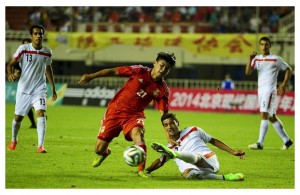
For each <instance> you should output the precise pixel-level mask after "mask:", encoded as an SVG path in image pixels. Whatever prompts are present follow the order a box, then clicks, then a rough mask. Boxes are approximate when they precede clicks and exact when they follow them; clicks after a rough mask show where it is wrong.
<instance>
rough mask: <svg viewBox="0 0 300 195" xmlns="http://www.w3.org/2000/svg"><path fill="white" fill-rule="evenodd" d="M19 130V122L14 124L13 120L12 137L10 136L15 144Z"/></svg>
mask: <svg viewBox="0 0 300 195" xmlns="http://www.w3.org/2000/svg"><path fill="white" fill-rule="evenodd" d="M20 128H21V122H16V121H15V119H13V121H12V136H11V141H13V142H16V141H18V140H17V137H18V133H19V130H20Z"/></svg>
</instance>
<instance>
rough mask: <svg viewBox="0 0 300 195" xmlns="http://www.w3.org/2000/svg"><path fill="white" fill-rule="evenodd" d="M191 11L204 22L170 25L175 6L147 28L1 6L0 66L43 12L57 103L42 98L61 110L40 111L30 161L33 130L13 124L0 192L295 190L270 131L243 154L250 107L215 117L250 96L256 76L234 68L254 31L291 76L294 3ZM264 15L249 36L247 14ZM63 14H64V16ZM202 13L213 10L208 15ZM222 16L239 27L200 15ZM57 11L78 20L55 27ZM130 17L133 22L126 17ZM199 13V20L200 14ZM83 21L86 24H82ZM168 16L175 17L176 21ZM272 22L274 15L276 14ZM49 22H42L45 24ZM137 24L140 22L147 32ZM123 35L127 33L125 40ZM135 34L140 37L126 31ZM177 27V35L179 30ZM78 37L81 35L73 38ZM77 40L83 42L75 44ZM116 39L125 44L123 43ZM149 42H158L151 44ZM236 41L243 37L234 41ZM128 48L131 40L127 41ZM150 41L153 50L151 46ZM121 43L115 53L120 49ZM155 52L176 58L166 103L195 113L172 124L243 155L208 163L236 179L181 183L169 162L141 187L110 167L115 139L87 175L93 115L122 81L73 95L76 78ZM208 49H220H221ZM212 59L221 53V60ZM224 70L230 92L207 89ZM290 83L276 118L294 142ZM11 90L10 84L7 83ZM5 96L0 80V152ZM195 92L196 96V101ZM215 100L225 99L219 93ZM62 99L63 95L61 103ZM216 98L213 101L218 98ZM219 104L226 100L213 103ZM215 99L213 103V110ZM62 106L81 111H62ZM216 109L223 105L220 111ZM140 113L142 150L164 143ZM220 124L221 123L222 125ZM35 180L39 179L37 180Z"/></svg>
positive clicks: (288, 159)
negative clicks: (42, 152) (43, 114)
mask: <svg viewBox="0 0 300 195" xmlns="http://www.w3.org/2000/svg"><path fill="white" fill-rule="evenodd" d="M115 8H116V7H114V9H115ZM186 8H188V7H186ZM195 8H196V9H197V10H198V9H199V10H201V9H204V10H206V8H207V11H204V12H205V13H206V14H204V15H205V16H206V17H196V18H195V20H190V21H189V20H187V19H185V20H183V19H180V22H178V21H177V20H175V21H173V22H172V20H171V19H170V17H169V15H170V14H171V13H173V12H174V13H175V10H176V8H175V7H166V9H167V10H168V11H167V14H166V18H167V19H163V20H161V21H156V20H154V21H155V22H153V20H152V21H151V20H150V21H148V19H147V21H146V19H145V20H144V22H142V21H143V20H141V21H140V20H137V18H138V17H133V18H135V19H136V20H133V21H126V20H124V19H122V20H121V19H120V18H122V17H119V21H118V22H116V21H115V22H112V21H111V22H109V19H108V18H109V17H108V16H110V15H109V14H108V12H110V10H112V8H104V7H98V8H94V9H93V8H92V7H90V8H88V7H80V8H79V7H77V8H75V9H77V10H78V11H76V12H73V11H72V12H70V10H72V9H70V8H69V7H42V8H39V7H6V8H5V11H6V13H5V15H6V24H7V25H6V30H5V32H6V36H5V40H6V42H5V47H6V48H5V60H6V62H7V61H8V59H9V58H10V57H11V55H12V54H13V52H14V51H15V50H16V48H17V47H18V46H19V44H20V42H21V39H22V38H25V37H28V36H29V35H28V34H29V33H28V28H29V26H30V25H31V24H32V21H31V19H30V18H32V19H33V21H35V19H34V18H39V16H41V14H40V13H44V14H42V15H44V16H47V14H45V12H46V13H48V17H43V18H48V20H46V21H48V23H47V22H46V23H44V25H45V26H46V28H47V29H46V30H47V34H46V38H47V40H46V41H45V42H44V45H45V46H49V47H51V49H52V50H53V52H54V56H53V60H54V61H53V69H54V74H55V80H56V83H57V89H59V91H58V94H59V99H58V100H57V102H51V101H49V102H48V103H49V104H55V105H60V104H63V106H53V107H50V108H49V109H48V110H47V113H48V114H49V120H48V121H47V126H48V127H49V128H48V129H47V138H46V139H47V140H46V146H47V149H48V151H49V152H48V153H47V155H46V156H39V155H38V154H36V153H35V152H34V151H35V143H36V132H35V131H30V129H27V128H26V127H27V126H29V121H28V120H26V119H25V120H24V123H23V124H22V129H24V131H23V130H22V133H23V134H22V135H21V136H20V139H21V137H22V143H21V144H20V147H19V148H18V150H16V151H15V152H14V153H10V152H6V154H5V163H3V164H5V166H3V167H4V169H3V173H4V172H5V173H6V174H5V179H4V180H3V181H5V186H6V189H8V190H7V192H8V194H10V193H13V192H17V193H19V190H16V191H12V190H10V189H23V188H27V189H36V188H39V189H41V188H46V189H47V190H49V188H57V189H66V188H67V189H70V188H72V189H74V188H77V189H79V188H89V189H90V190H91V189H95V191H96V192H95V193H98V192H99V191H97V190H99V188H109V189H115V188H134V189H135V188H146V189H149V188H151V189H152V188H164V189H166V188H167V189H174V188H176V189H177V188H188V189H190V188H194V189H198V188H204V189H209V188H211V189H213V191H212V192H214V193H215V190H216V189H247V191H245V190H243V192H242V193H246V194H247V193H249V194H250V193H251V194H253V193H256V194H257V193H259V192H260V191H257V190H256V189H270V188H275V189H276V191H277V192H278V190H279V189H288V191H287V192H288V193H291V192H292V193H293V191H291V190H290V189H296V188H295V186H296V181H297V180H296V178H295V176H296V172H295V166H296V163H295V153H294V152H295V150H296V149H294V148H293V147H292V148H291V149H289V150H288V151H284V152H283V151H280V150H279V146H281V144H282V143H281V140H280V139H279V138H278V135H277V134H276V132H275V131H272V130H270V131H269V133H268V139H267V140H266V145H267V146H266V147H265V150H263V151H261V152H257V151H251V150H249V149H247V148H246V147H247V144H249V143H251V142H252V141H254V140H255V139H256V138H257V133H256V131H257V125H258V123H257V122H258V120H259V115H258V110H257V109H256V108H255V106H254V105H253V104H251V105H252V109H250V110H249V109H248V112H250V113H255V114H233V113H229V114H227V113H224V112H237V111H240V112H246V109H245V106H241V105H240V102H232V98H234V100H239V99H242V98H243V97H248V99H247V100H248V101H250V103H251V101H252V100H255V95H252V94H254V93H255V89H256V83H257V82H256V75H255V74H254V75H252V76H250V77H249V76H248V77H246V76H245V75H244V66H245V63H246V61H247V59H248V56H249V52H248V51H246V50H251V48H248V47H247V44H245V43H247V41H248V42H251V44H252V46H253V47H257V45H256V44H257V41H258V38H259V37H260V36H261V35H267V36H270V37H271V38H272V40H273V48H272V52H273V53H275V54H278V55H281V56H283V57H284V58H285V59H286V61H287V62H288V63H289V64H290V65H291V66H292V68H293V70H295V59H294V58H295V56H294V54H295V52H294V20H295V18H294V17H295V16H294V7H283V6H281V7H274V8H272V7H219V8H218V7H210V8H208V7H204V8H203V7H202V8H201V7H200V6H199V7H195ZM97 9H98V11H99V10H100V11H103V13H102V14H103V15H104V16H107V17H103V19H101V20H99V21H97V22H93V20H92V19H91V17H92V16H95V15H99V13H98V14H96V13H95V12H94V11H93V10H97ZM125 9H129V10H130V8H127V7H123V8H117V10H116V12H117V13H120V14H121V13H122V14H121V15H123V13H124V10H125ZM191 9H192V8H191ZM223 9H225V10H227V11H224V10H223ZM272 9H275V10H276V11H275V13H277V14H279V15H280V17H279V18H280V20H277V22H276V23H275V26H273V27H272V28H271V23H270V24H269V22H265V24H268V25H266V27H269V30H270V32H269V31H268V28H264V30H263V29H262V28H261V27H262V26H260V28H256V30H255V31H254V32H253V31H250V28H249V26H250V25H249V21H250V17H251V15H252V14H251V13H255V14H256V16H259V18H260V19H263V18H265V17H266V16H270V15H271V12H272V11H271V10H272ZM50 10H51V11H50ZM67 10H69V12H68V11H67ZM104 10H106V11H104ZM142 10H143V12H146V13H147V14H146V15H151V14H152V15H154V14H155V15H158V16H160V15H162V14H158V13H156V12H157V10H158V8H157V7H154V9H152V10H151V11H149V10H148V11H146V10H144V9H143V8H142ZM183 10H184V9H183ZM192 10H193V9H192ZM208 10H213V11H210V12H209V11H208ZM232 10H233V11H235V12H234V13H236V16H239V17H236V18H237V19H239V21H238V24H239V25H238V26H240V28H238V29H236V30H233V29H234V28H232V27H229V24H228V23H226V22H225V24H223V25H221V26H222V28H214V27H217V26H218V25H217V24H215V23H213V24H210V23H209V18H213V16H211V15H214V12H215V15H216V18H217V19H216V20H217V21H219V22H217V23H220V24H221V23H223V22H221V21H223V20H225V21H226V17H225V19H222V20H221V18H222V17H221V15H222V14H221V13H223V11H224V12H226V13H227V14H228V16H229V15H230V13H231V11H232ZM41 11H43V12H41ZM52 11H53V12H52ZM65 11H67V13H68V14H70V13H71V15H75V16H78V17H77V19H78V20H79V21H77V22H75V23H77V27H76V28H75V26H76V25H74V27H72V28H58V26H64V25H62V24H59V25H58V24H56V22H55V21H60V20H61V19H62V18H64V17H65V16H62V15H64V13H65ZM116 12H114V13H116ZM16 13H17V14H16ZM33 13H35V14H33ZM73 13H74V14H73ZM105 13H107V14H105ZM86 14H88V15H91V17H87V16H86ZM238 14H240V15H238ZM9 15H11V17H12V18H13V19H12V18H10V17H8V16H9ZM100 15H101V14H100ZM114 15H118V14H113V16H114ZM133 15H135V16H136V14H133ZM141 15H143V14H141ZM175 15H178V14H175ZM199 15H200V16H201V14H199ZM202 15H203V14H202ZM225 15H226V14H225ZM242 15H243V16H242ZM264 15H265V16H264ZM275 15H276V14H275ZM31 16H32V17H31ZM114 17H115V16H114ZM114 17H113V18H114ZM152 17H153V16H152ZM51 18H52V19H51ZM66 18H69V20H70V21H69V22H66V24H68V23H69V24H73V23H74V19H71V18H73V17H69V16H68V17H66ZM88 18H89V20H88V21H87V19H88ZM105 18H106V19H105ZM117 18H118V17H117ZM150 18H151V17H150ZM154 18H155V17H154ZM175 18H178V16H177V17H175ZM180 18H181V17H180ZM187 18H189V17H187ZM275 18H277V19H278V17H276V16H275ZM12 20H14V21H12ZM265 20H266V19H265ZM37 21H39V20H37ZM49 21H52V22H51V23H50V24H49ZM66 21H68V19H66ZM75 21H76V20H75ZM137 21H139V22H137ZM252 21H253V20H252ZM39 22H40V21H39ZM145 24H146V25H145ZM147 24H148V25H149V26H148V27H147ZM72 26H73V25H72ZM103 26H104V27H103ZM115 26H119V27H115ZM136 26H138V27H136ZM145 26H146V27H145ZM153 26H154V27H155V28H154V27H153ZM199 26H200V27H199ZM242 26H243V27H242ZM120 27H123V28H120ZM156 27H157V28H156ZM113 29H116V31H120V30H122V32H121V33H118V32H117V33H115V32H114V31H115V30H113ZM138 29H139V30H138ZM204 29H206V30H204ZM218 29H219V30H218ZM98 31H100V32H102V33H103V34H99V33H100V32H98ZM104 31H105V32H104ZM106 31H107V32H106ZM131 31H132V32H134V33H133V34H132V32H131ZM136 31H140V32H139V33H135V32H136ZM179 31H180V32H181V31H182V32H183V33H179ZM265 31H267V32H265ZM151 32H152V33H151ZM148 33H150V34H148ZM91 35H92V36H91ZM116 35H118V36H119V37H120V38H121V40H122V41H124V42H123V45H120V44H117V43H118V42H117V40H118V39H112V40H111V39H109V41H110V43H113V44H111V45H105V44H104V43H107V42H104V43H102V42H101V41H102V40H104V41H107V39H106V37H110V36H116ZM204 35H205V38H207V39H206V41H202V42H201V39H200V38H203V36H204ZM239 35H242V36H239ZM98 36H99V37H100V38H99V39H100V42H97V41H99V39H98V38H97V37H98ZM226 36H228V37H229V39H225V38H224V37H226ZM78 37H81V38H80V39H78ZM85 37H86V39H82V38H85ZM91 37H95V40H96V43H97V45H98V43H101V44H99V45H100V46H107V47H105V48H104V47H103V48H101V49H99V48H93V47H88V48H82V45H76V43H78V42H79V43H82V42H83V43H85V42H84V41H82V40H91V39H90V38H91ZM103 37H105V38H103ZM124 37H131V38H130V39H125V38H124ZM143 37H150V38H151V40H152V39H153V40H154V42H155V41H157V40H161V39H164V41H163V42H162V43H160V44H161V45H155V44H153V45H149V42H148V40H149V38H148V39H145V40H144V41H142V42H141V40H142V39H141V38H143ZM153 37H154V38H153ZM157 37H158V39H156V38H157ZM173 37H176V38H177V37H181V38H182V40H183V41H182V42H180V45H177V46H175V45H171V46H167V45H168V44H170V42H169V39H173ZM195 37H196V38H195ZM212 37H213V38H215V40H218V43H219V47H213V48H212V51H211V52H209V51H208V50H206V51H205V52H206V53H205V52H198V53H197V52H195V51H197V49H200V51H203V50H201V49H204V48H207V46H208V44H204V43H207V41H208V40H214V39H211V38H212ZM236 37H239V38H236ZM102 38H103V39H102ZM138 38H140V39H138ZM176 38H175V39H173V40H174V42H171V43H172V44H178V39H176ZM244 38H245V39H244ZM125 40H126V41H125ZM179 40H180V39H179ZM191 40H194V41H195V43H196V44H194V47H192V46H191V45H193V44H191V42H192V41H191ZM204 40H205V39H204ZM224 40H227V41H228V40H235V41H233V42H230V41H228V42H230V43H234V44H233V45H236V46H241V47H234V48H236V49H241V48H242V53H240V54H239V55H238V53H234V54H228V53H226V52H228V51H226V52H225V49H224V47H221V46H220V45H223V46H224V45H226V43H228V42H226V41H224ZM244 40H247V41H246V42H244ZM114 41H115V42H114ZM125 42H126V44H125ZM135 42H137V43H139V44H138V45H135V44H134V43H135ZM158 42H159V41H158ZM155 43H156V44H158V43H157V42H155ZM192 43H193V42H192ZM209 43H210V42H209ZM99 45H98V46H99ZM123 47H125V49H124V48H123ZM225 48H226V47H225ZM229 48H231V47H229ZM218 49H219V50H218ZM227 49H228V47H227ZM161 50H169V51H172V52H174V53H175V54H176V56H177V59H178V64H177V67H176V69H174V70H173V71H172V72H171V74H170V75H169V76H168V78H167V82H168V83H169V85H170V86H171V88H172V89H175V90H178V91H176V93H177V94H179V96H176V97H177V99H176V98H175V100H177V101H175V103H176V102H177V103H178V107H177V108H178V109H184V110H192V109H193V110H196V111H200V112H195V113H194V112H193V113H191V112H179V111H178V112H177V114H178V116H181V117H180V118H182V122H181V124H182V126H185V125H190V124H195V125H200V127H203V128H204V129H207V130H208V132H211V133H212V134H213V135H217V136H219V137H220V138H222V139H223V140H225V141H226V142H228V143H229V144H230V145H232V146H233V147H235V148H241V149H244V150H246V151H247V155H248V156H247V160H245V161H240V160H239V159H235V158H232V157H230V156H228V154H226V153H222V151H218V157H219V159H220V162H221V163H222V170H221V172H220V173H221V174H223V173H227V172H229V171H230V172H231V171H233V170H234V171H238V170H239V171H243V172H244V173H245V175H246V176H247V178H246V180H245V181H244V182H238V183H236V182H234V183H229V182H228V183H227V182H218V181H200V182H199V181H186V180H184V179H182V178H181V177H180V174H179V173H178V172H174V170H177V169H176V167H175V165H173V164H169V165H168V166H166V167H165V168H164V169H162V170H158V171H157V172H156V173H154V174H153V175H154V177H153V179H152V180H151V181H149V180H147V181H144V180H142V179H141V178H137V176H136V174H135V172H134V170H133V169H132V168H131V167H129V166H127V165H125V164H122V162H120V161H121V159H120V158H119V157H120V156H121V155H122V152H123V150H124V148H125V147H126V146H128V144H129V143H128V142H125V141H124V139H123V137H122V136H120V137H119V138H117V139H116V140H114V142H113V143H112V147H113V149H114V154H113V156H112V158H110V159H108V160H107V161H106V162H105V163H106V164H105V166H103V167H101V169H97V171H95V169H93V168H92V167H91V166H90V163H91V160H92V159H93V157H94V156H93V155H94V153H93V147H94V141H95V132H97V128H98V119H99V117H101V116H102V114H103V113H104V112H105V107H104V105H106V103H107V101H108V100H109V99H110V97H111V96H112V95H113V94H114V93H115V90H117V89H118V87H119V86H121V85H122V84H123V82H124V80H123V79H119V78H107V79H106V78H102V79H97V80H96V81H94V82H92V83H90V84H89V85H86V86H84V87H83V88H79V89H78V85H77V82H78V80H79V78H80V77H81V75H82V74H83V73H87V72H94V71H97V70H98V69H102V68H107V67H114V66H117V65H127V64H136V63H141V64H144V65H149V66H151V62H152V61H153V60H154V58H155V56H156V53H157V52H158V51H161ZM198 51H199V50H198ZM218 51H224V53H222V52H218ZM237 51H238V50H237ZM251 52H252V51H251ZM128 53H129V54H128ZM211 55H213V56H211ZM222 55H227V56H225V57H224V56H222ZM220 56H221V57H220ZM237 56H239V57H237ZM227 72H229V73H231V76H232V78H233V79H234V81H235V84H236V87H237V89H236V90H232V91H222V90H216V89H217V88H218V87H220V84H221V81H222V80H223V78H224V75H225V74H226V73H227ZM282 76H283V75H282V74H281V75H280V77H281V78H282ZM281 78H279V80H281ZM293 79H294V78H292V79H291V83H290V84H291V85H290V90H289V93H290V96H286V97H285V101H283V102H285V103H284V104H280V105H281V110H280V114H281V116H280V118H281V120H283V121H284V122H285V127H286V130H287V131H288V133H289V134H290V135H291V136H292V139H293V140H296V139H295V137H294V136H295V133H296V131H295V118H294V80H293ZM15 84H16V83H14V84H13V85H15ZM15 90H16V86H12V85H11V84H10V83H6V106H5V109H6V111H5V116H6V122H5V123H6V127H5V128H6V131H5V135H3V137H5V141H4V142H5V143H6V144H5V146H6V145H7V144H8V143H9V141H10V133H11V119H12V118H11V117H12V116H13V102H14V94H15ZM204 94H206V95H205V96H204ZM220 94H225V95H222V96H220ZM237 94H239V95H237ZM66 95H67V96H68V97H67V98H66ZM243 95H245V96H243ZM70 96H71V97H70ZM74 96H75V97H74ZM202 97H206V98H207V97H213V98H214V100H215V101H214V102H215V104H213V106H212V104H210V105H209V104H206V103H207V102H205V101H202V100H207V99H205V98H202ZM220 97H222V98H221V99H220ZM225 97H226V98H225ZM236 97H238V98H236ZM173 98H174V97H173ZM180 98H181V99H180ZM213 98H212V99H213ZM225 99H226V101H223V100H225ZM179 100H181V101H179ZM191 100H192V101H191ZM200 100H201V101H200ZM220 101H221V102H220ZM230 101H231V102H230ZM216 102H217V103H218V104H216ZM179 103H180V104H179ZM230 103H233V104H231V105H232V107H230V108H228V105H230ZM234 103H236V104H234ZM248 103H249V102H248ZM64 104H72V105H83V106H81V107H79V106H69V105H67V106H64ZM85 105H87V106H85ZM89 105H91V106H89ZM99 105H100V106H103V108H99V107H97V106H99ZM195 105H196V106H195ZM207 105H209V106H210V107H209V109H210V110H209V111H213V112H220V113H207V112H202V111H205V110H208V109H207V108H206V107H205V106H207ZM180 106H181V107H180ZM197 106H198V107H197ZM218 106H219V107H218ZM220 106H223V107H221V108H220ZM241 108H243V109H241ZM248 108H249V104H248ZM146 115H147V121H148V124H147V129H149V131H147V144H150V142H151V141H159V142H165V139H164V137H162V136H161V129H159V128H157V126H159V125H160V123H159V120H158V119H159V112H157V111H153V110H152V109H147V110H146ZM282 115H283V116H282ZM83 119H84V120H83ZM235 121H238V122H235ZM228 123H230V124H229V125H228ZM48 130H49V131H48ZM253 130H254V131H253ZM4 142H3V143H4ZM5 146H3V150H5ZM295 148H296V147H295ZM4 153H5V152H4ZM156 157H157V154H156V153H154V151H153V150H149V162H151V161H152V160H154V158H156ZM116 159H117V160H116ZM262 159H263V160H262ZM107 165H109V166H107ZM41 170H42V171H41ZM41 177H42V178H45V179H41ZM132 181H134V182H132ZM3 184H4V182H3ZM251 189H252V190H251ZM122 190H124V189H122ZM142 190H144V189H142ZM185 190H186V189H185ZM122 192H123V191H122ZM135 192H136V191H135ZM135 192H134V193H135ZM176 192H180V193H182V191H181V190H176ZM206 192H207V191H206ZM226 192H228V191H222V193H225V194H226ZM274 192H275V191H274ZM31 193H33V194H34V193H40V191H38V190H34V191H31ZM73 193H74V191H73ZM143 193H144V191H143ZM172 193H175V191H172ZM263 193H265V190H263ZM175 194H176V193H175Z"/></svg>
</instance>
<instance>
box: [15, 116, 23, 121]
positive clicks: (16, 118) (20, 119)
mask: <svg viewBox="0 0 300 195" xmlns="http://www.w3.org/2000/svg"><path fill="white" fill-rule="evenodd" d="M23 118H24V116H20V115H15V121H16V122H22V120H23Z"/></svg>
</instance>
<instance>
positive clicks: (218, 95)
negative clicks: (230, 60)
mask: <svg viewBox="0 0 300 195" xmlns="http://www.w3.org/2000/svg"><path fill="white" fill-rule="evenodd" d="M170 91H171V95H170V110H185V111H207V112H239V113H259V105H258V97H257V91H256V90H253V91H246V90H230V91H229V90H211V89H183V88H170ZM276 106H277V114H287V115H294V113H295V94H294V92H286V94H285V95H284V96H283V97H280V96H277V99H276Z"/></svg>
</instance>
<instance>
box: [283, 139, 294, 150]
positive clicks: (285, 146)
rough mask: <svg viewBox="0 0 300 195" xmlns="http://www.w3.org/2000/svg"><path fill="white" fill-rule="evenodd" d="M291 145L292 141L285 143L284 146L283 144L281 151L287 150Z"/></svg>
mask: <svg viewBox="0 0 300 195" xmlns="http://www.w3.org/2000/svg"><path fill="white" fill-rule="evenodd" d="M291 145H293V141H292V140H289V141H287V142H286V143H285V144H283V146H282V148H281V150H287V149H289V147H290V146H291Z"/></svg>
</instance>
